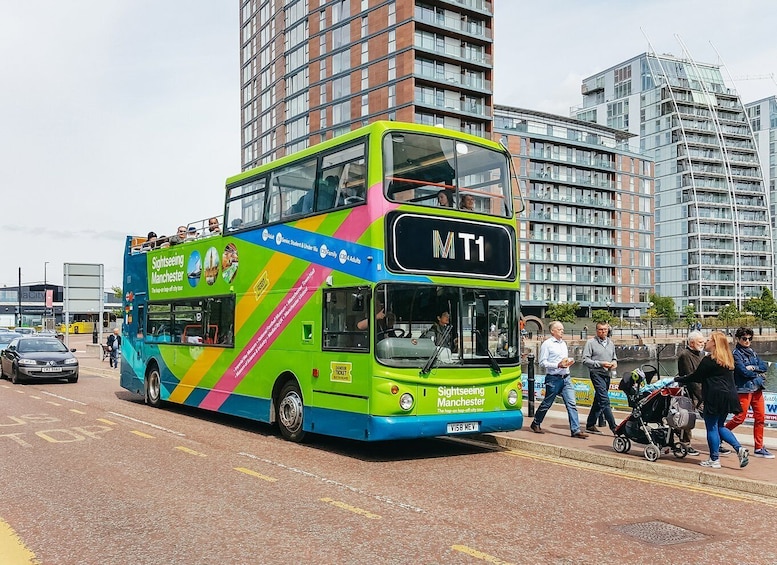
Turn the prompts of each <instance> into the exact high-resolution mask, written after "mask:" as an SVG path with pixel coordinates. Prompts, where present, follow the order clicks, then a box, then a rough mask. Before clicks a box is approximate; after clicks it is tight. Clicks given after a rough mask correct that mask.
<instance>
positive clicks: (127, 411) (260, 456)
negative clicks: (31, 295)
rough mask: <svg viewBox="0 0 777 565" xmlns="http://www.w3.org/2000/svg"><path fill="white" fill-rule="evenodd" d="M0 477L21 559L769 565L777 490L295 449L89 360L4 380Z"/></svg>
mask: <svg viewBox="0 0 777 565" xmlns="http://www.w3.org/2000/svg"><path fill="white" fill-rule="evenodd" d="M0 475H1V476H2V481H1V482H0V485H2V486H0V494H1V496H0V558H2V557H3V555H4V553H3V551H4V548H5V550H7V548H8V547H9V544H10V543H11V542H9V541H7V536H5V537H4V536H3V528H2V526H3V523H5V524H6V525H7V526H8V527H10V529H12V531H13V532H15V533H16V535H17V536H18V540H17V541H18V542H19V543H20V544H23V546H24V547H26V548H27V550H29V552H31V554H33V555H34V558H31V559H30V560H28V561H20V562H39V563H44V564H79V565H80V564H101V565H104V564H114V563H115V564H126V563H133V564H177V563H181V564H199V563H202V564H220V565H223V564H232V563H236V564H242V563H427V564H428V563H446V564H448V563H516V564H520V563H538V562H540V563H564V564H567V563H625V562H629V563H653V562H655V561H656V560H657V559H658V560H660V561H663V562H671V561H674V560H675V559H679V558H680V556H682V561H683V562H685V563H714V562H747V561H749V562H753V563H773V562H777V549H775V548H774V545H773V544H771V543H770V541H771V539H772V537H773V532H774V530H775V527H776V526H777V518H776V517H775V514H777V513H775V507H776V506H777V500H775V499H769V498H759V497H754V496H746V495H742V494H741V493H740V494H737V493H733V492H727V491H718V490H714V489H712V488H708V487H695V488H693V489H690V488H689V487H688V486H683V485H681V484H674V483H672V482H671V481H669V480H661V481H660V482H658V481H656V480H655V477H654V478H650V477H647V476H640V475H635V474H632V475H621V474H618V473H617V472H615V471H613V470H612V469H609V468H605V467H597V466H595V465H591V464H586V463H581V462H574V461H568V460H563V459H555V458H552V457H547V456H542V455H537V454H528V453H521V452H517V451H510V450H505V449H502V448H499V447H498V446H494V445H486V444H480V443H477V442H471V441H455V440H446V439H433V440H425V441H414V442H396V443H383V444H363V443H358V442H350V441H343V440H334V439H328V438H321V437H314V438H313V441H312V443H309V444H302V445H298V444H292V443H288V442H285V441H283V440H281V439H280V438H279V436H278V435H277V434H276V432H275V431H274V430H273V429H272V428H271V427H269V426H263V425H259V424H255V423H253V422H247V421H244V420H239V419H235V418H225V417H220V416H218V415H214V414H209V413H205V412H201V411H196V410H190V409H187V408H183V407H171V406H167V407H165V408H164V409H153V408H151V407H148V406H145V405H144V404H143V402H142V400H141V399H140V398H139V397H137V396H135V395H132V394H130V393H128V392H126V391H124V390H123V389H121V388H120V387H119V384H118V375H116V376H113V375H107V374H106V375H104V376H98V375H92V374H89V373H87V372H85V371H84V370H83V369H82V374H81V379H80V380H79V382H78V383H76V384H66V383H35V384H27V385H12V384H10V383H9V382H8V381H1V382H0ZM639 538H644V539H639ZM667 543H671V544H667ZM0 561H2V562H3V563H4V564H5V563H10V562H11V561H8V560H2V559H0Z"/></svg>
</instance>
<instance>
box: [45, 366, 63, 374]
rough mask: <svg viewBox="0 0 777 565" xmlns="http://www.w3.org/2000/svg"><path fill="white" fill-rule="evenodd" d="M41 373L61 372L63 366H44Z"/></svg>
mask: <svg viewBox="0 0 777 565" xmlns="http://www.w3.org/2000/svg"><path fill="white" fill-rule="evenodd" d="M40 372H41V373H61V372H62V367H43V368H42V369H41V370H40Z"/></svg>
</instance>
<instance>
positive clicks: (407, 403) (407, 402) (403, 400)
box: [399, 392, 413, 410]
mask: <svg viewBox="0 0 777 565" xmlns="http://www.w3.org/2000/svg"><path fill="white" fill-rule="evenodd" d="M399 407H400V408H402V410H410V409H411V408H412V407H413V395H412V394H410V393H409V392H406V393H404V394H403V395H402V396H400V397H399Z"/></svg>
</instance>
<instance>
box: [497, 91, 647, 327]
mask: <svg viewBox="0 0 777 565" xmlns="http://www.w3.org/2000/svg"><path fill="white" fill-rule="evenodd" d="M494 136H495V137H496V138H501V141H502V143H504V144H506V145H507V147H508V148H509V149H510V153H511V154H512V155H513V158H514V163H515V164H516V168H517V173H518V177H519V182H520V183H521V192H522V193H523V194H524V195H525V196H526V202H525V204H526V209H525V210H524V213H523V214H522V215H521V217H520V218H519V221H518V245H519V254H520V257H521V259H522V261H521V273H520V274H521V310H522V312H523V313H524V314H525V315H535V316H538V317H544V316H545V308H546V307H547V305H548V303H549V302H555V303H559V302H568V303H571V302H578V303H579V304H580V306H581V307H582V308H583V310H584V311H585V315H590V313H591V310H596V309H600V310H605V309H606V310H609V311H610V312H611V313H612V314H613V315H615V316H616V317H621V318H624V317H635V316H638V315H639V312H640V311H641V310H644V309H645V308H647V306H648V300H649V298H648V296H649V293H650V291H651V289H652V286H653V241H652V238H653V162H652V161H651V160H650V159H646V158H644V156H642V155H640V154H637V153H633V152H631V151H630V150H629V149H628V145H627V144H626V141H627V140H628V139H629V138H631V137H634V136H633V134H629V133H627V132H624V131H621V130H618V129H612V128H608V127H604V126H600V125H596V124H591V123H587V122H582V121H579V120H575V119H572V118H566V117H563V116H555V115H552V114H544V113H542V112H535V111H531V110H522V109H518V108H510V107H507V106H496V107H495V109H494Z"/></svg>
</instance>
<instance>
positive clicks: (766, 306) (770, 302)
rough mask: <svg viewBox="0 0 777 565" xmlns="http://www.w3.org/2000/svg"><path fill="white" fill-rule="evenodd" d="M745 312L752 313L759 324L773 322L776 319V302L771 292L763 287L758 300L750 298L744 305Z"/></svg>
mask: <svg viewBox="0 0 777 565" xmlns="http://www.w3.org/2000/svg"><path fill="white" fill-rule="evenodd" d="M743 306H744V309H745V311H748V312H752V313H753V316H755V317H756V319H757V320H758V322H759V325H760V324H761V323H763V322H770V321H774V320H775V318H777V302H775V300H774V296H773V295H772V291H771V290H769V289H768V288H766V287H764V288H763V290H762V291H761V296H760V297H759V298H750V299H749V300H747V301H745V303H744V305H743Z"/></svg>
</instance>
